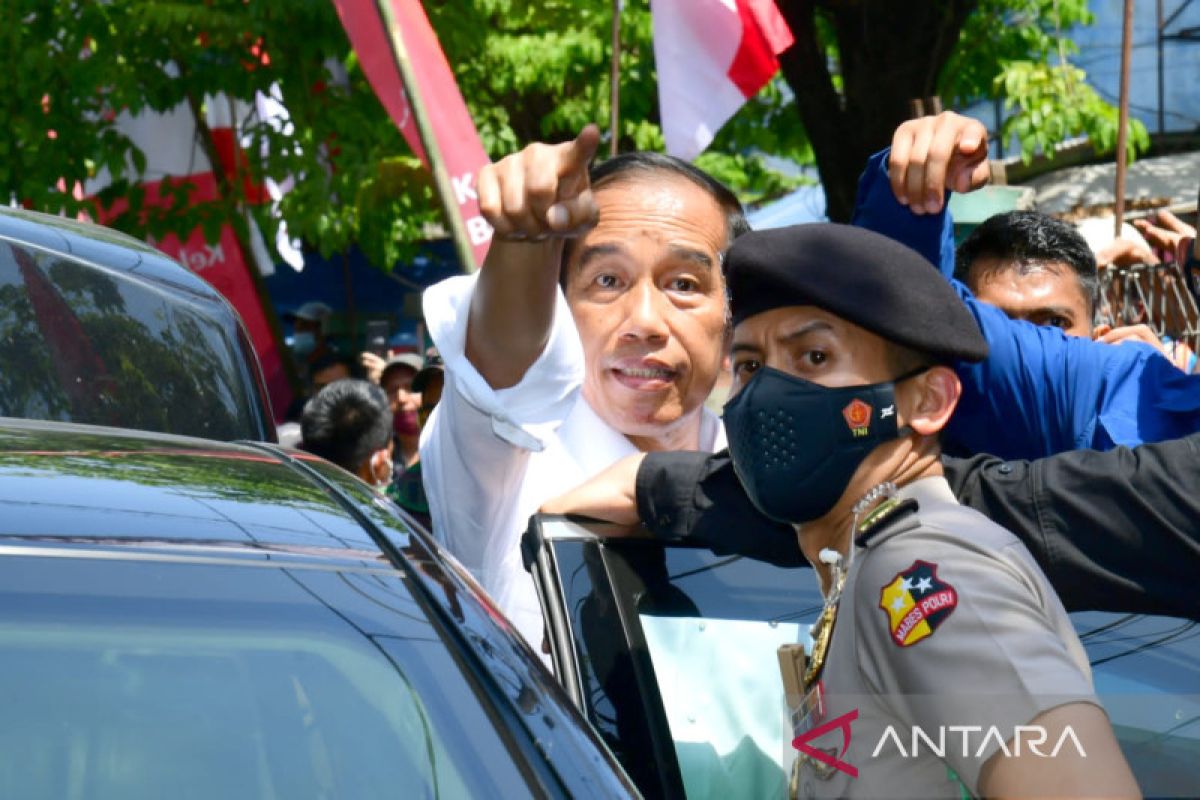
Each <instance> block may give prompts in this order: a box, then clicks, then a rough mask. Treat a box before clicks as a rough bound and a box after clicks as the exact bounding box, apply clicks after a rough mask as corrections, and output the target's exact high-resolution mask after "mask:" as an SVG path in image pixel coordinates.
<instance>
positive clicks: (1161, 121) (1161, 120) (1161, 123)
mask: <svg viewBox="0 0 1200 800" xmlns="http://www.w3.org/2000/svg"><path fill="white" fill-rule="evenodd" d="M1164 27H1165V26H1164V24H1163V0H1158V132H1159V134H1162V133H1165V132H1166V130H1167V123H1166V117H1165V113H1164V110H1163V108H1164V105H1165V103H1164V101H1163V97H1164V96H1165V89H1164V88H1163V86H1164V80H1165V79H1164V75H1163V28H1164Z"/></svg>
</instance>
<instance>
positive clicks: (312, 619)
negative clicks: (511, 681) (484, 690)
mask: <svg viewBox="0 0 1200 800" xmlns="http://www.w3.org/2000/svg"><path fill="white" fill-rule="evenodd" d="M63 554H65V552H64V553H63ZM0 695H2V696H3V707H4V725H3V726H0V796H3V797H22V798H68V797H71V798H74V797H78V798H84V797H86V798H121V799H122V800H125V799H126V798H162V797H171V798H214V797H265V798H289V799H290V798H332V797H385V796H396V797H467V796H476V797H485V796H488V797H499V796H505V797H509V796H525V795H528V794H529V789H528V787H527V786H526V785H525V783H524V781H523V779H522V777H521V774H520V772H519V771H518V769H517V767H516V766H515V764H514V757H513V753H512V750H511V748H510V746H509V743H508V741H507V739H506V738H505V736H506V735H507V734H506V735H505V736H502V735H501V734H500V733H499V732H498V731H497V729H496V728H495V727H494V725H493V723H492V721H491V718H490V716H489V714H488V713H487V712H486V711H485V708H484V704H483V701H482V700H481V697H480V695H479V693H478V692H477V690H476V687H475V686H474V684H473V683H472V682H471V681H470V680H468V679H466V678H465V677H464V674H463V672H462V670H461V669H460V666H459V664H458V662H457V661H456V660H455V658H454V657H453V656H452V654H451V652H450V651H449V650H448V649H447V646H446V644H445V643H444V641H443V640H442V638H441V636H440V634H439V631H438V629H437V628H436V627H435V626H432V625H431V624H430V623H429V622H428V621H427V619H426V617H425V614H424V611H423V609H422V607H421V606H420V605H419V604H418V603H417V602H415V601H414V599H413V597H412V595H411V594H410V593H409V592H408V591H407V588H406V586H405V584H404V582H403V580H402V579H400V578H399V577H397V575H396V574H395V573H394V572H393V571H391V570H390V569H387V568H380V569H339V570H336V571H335V570H332V569H325V568H322V567H320V566H319V565H309V566H308V567H307V568H305V567H304V566H302V565H298V566H296V567H289V568H278V567H263V566H259V567H249V566H227V565H197V564H187V563H158V562H154V561H141V562H133V561H112V560H94V559H80V558H76V557H73V556H72V557H67V558H36V557H18V556H4V557H0Z"/></svg>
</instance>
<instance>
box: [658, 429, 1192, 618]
mask: <svg viewBox="0 0 1200 800" xmlns="http://www.w3.org/2000/svg"><path fill="white" fill-rule="evenodd" d="M943 463H944V465H945V469H946V478H947V480H948V481H949V482H950V486H951V488H952V489H953V490H954V493H955V495H957V496H958V498H959V500H960V501H961V502H962V503H963V504H964V505H967V506H970V507H971V508H974V509H976V510H977V511H980V512H982V513H983V514H985V515H986V516H988V517H989V518H991V519H993V520H994V521H995V522H997V523H998V524H999V525H1002V526H1003V527H1005V528H1007V529H1008V530H1010V531H1012V532H1013V533H1014V534H1016V535H1017V537H1019V538H1020V539H1021V540H1022V541H1023V542H1025V545H1026V546H1027V547H1028V548H1029V550H1030V551H1031V552H1032V553H1033V555H1034V557H1035V558H1036V559H1037V561H1038V563H1039V564H1041V566H1042V569H1043V570H1045V572H1046V575H1047V576H1048V577H1049V578H1050V581H1051V583H1052V584H1053V585H1054V588H1055V589H1056V590H1057V591H1058V593H1059V595H1060V596H1061V597H1062V600H1063V604H1064V605H1065V606H1066V607H1067V608H1068V609H1069V610H1071V611H1082V610H1094V611H1115V612H1123V613H1147V614H1166V615H1172V616H1179V617H1186V618H1190V619H1200V588H1198V584H1200V434H1192V435H1191V436H1188V437H1185V438H1183V439H1178V440H1175V441H1169V442H1158V443H1154V444H1145V445H1142V446H1141V447H1138V448H1136V449H1132V450H1131V449H1129V448H1125V447H1119V448H1117V449H1115V450H1109V451H1107V452H1097V451H1093V450H1076V451H1072V452H1067V453H1060V454H1058V455H1055V456H1051V457H1049V458H1044V459H1039V460H1037V461H1004V460H1002V459H999V458H996V457H994V456H986V455H982V456H975V457H972V458H968V459H957V458H949V457H947V458H945V459H944V460H943ZM637 504H638V513H639V515H640V516H641V518H642V520H643V522H644V524H645V526H646V527H647V528H648V529H649V530H650V531H651V533H653V534H654V535H655V536H657V537H659V538H661V539H666V540H681V539H687V540H690V541H693V542H696V543H698V544H701V545H704V546H707V547H709V548H711V549H712V550H713V551H714V552H716V553H719V554H730V553H736V554H740V555H746V556H750V557H752V558H758V559H761V560H764V561H770V562H771V563H775V564H779V565H781V566H804V565H805V564H806V562H805V561H804V559H803V557H802V556H801V554H800V550H799V547H798V545H797V543H796V538H795V535H794V533H793V532H792V530H791V528H790V526H788V525H784V524H781V523H778V522H775V521H774V520H771V519H770V518H769V517H766V516H763V515H762V514H761V513H759V512H758V510H757V509H756V508H754V505H753V504H752V503H751V502H750V500H749V498H748V497H746V494H745V492H743V491H742V488H741V484H739V483H738V481H737V476H736V475H735V474H734V472H733V465H732V462H731V461H730V459H729V454H728V453H727V452H722V453H718V454H716V455H709V454H706V453H691V452H671V453H650V454H649V455H647V456H646V458H645V459H644V460H643V462H642V466H641V468H640V470H639V471H638V477H637Z"/></svg>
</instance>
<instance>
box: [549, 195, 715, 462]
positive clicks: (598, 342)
mask: <svg viewBox="0 0 1200 800" xmlns="http://www.w3.org/2000/svg"><path fill="white" fill-rule="evenodd" d="M595 199H596V205H597V207H598V208H599V211H600V222H599V224H597V225H596V227H595V228H593V229H592V230H590V231H589V232H588V233H587V234H586V235H584V236H583V237H582V238H581V239H580V240H579V241H578V242H576V243H575V245H574V247H573V249H572V252H571V259H570V261H569V263H568V264H567V267H566V269H567V270H568V272H567V279H566V296H567V302H568V303H569V304H570V306H571V311H572V313H573V315H574V317H575V323H576V326H577V328H578V329H579V335H580V338H581V340H582V342H583V349H584V363H585V370H586V375H585V378H584V382H583V395H584V397H585V398H586V399H587V401H588V403H589V404H590V405H591V406H592V408H593V409H595V411H596V413H597V414H599V415H600V417H601V418H602V419H603V420H604V421H605V422H607V423H608V424H609V425H611V426H612V427H613V428H615V429H616V430H618V431H620V432H621V433H623V434H625V435H626V436H629V437H631V438H634V439H636V438H639V437H646V438H650V439H654V440H658V441H659V442H660V443H661V442H662V440H663V439H664V437H669V436H671V434H672V433H673V432H678V431H680V430H683V429H684V428H685V426H686V423H687V422H688V421H689V420H698V419H699V417H698V415H697V414H698V411H699V409H700V407H701V405H702V404H703V402H704V400H705V398H706V397H707V396H708V394H709V392H710V391H712V387H713V384H714V383H715V382H716V379H717V376H718V374H719V373H720V369H721V356H722V352H723V349H724V344H725V342H724V335H725V327H726V309H725V287H724V282H723V279H722V276H721V253H722V251H723V250H724V247H725V244H726V236H727V233H726V231H727V225H726V221H725V215H724V213H723V212H722V210H721V208H720V206H719V205H718V204H717V202H716V201H715V200H714V199H713V198H712V197H710V196H709V195H708V194H707V193H706V192H705V191H704V190H702V189H701V188H700V187H698V186H696V185H695V184H693V183H692V182H690V181H688V180H686V179H684V178H681V177H674V176H670V175H662V174H652V175H645V176H641V175H639V176H631V177H629V178H626V179H620V180H617V181H616V182H614V183H609V184H606V185H604V186H603V187H601V188H600V189H598V190H596V192H595ZM693 446H695V445H694V444H693Z"/></svg>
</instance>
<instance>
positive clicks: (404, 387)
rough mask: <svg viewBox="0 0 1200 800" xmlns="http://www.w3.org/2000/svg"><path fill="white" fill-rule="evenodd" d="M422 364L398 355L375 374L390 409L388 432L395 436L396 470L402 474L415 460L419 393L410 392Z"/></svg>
mask: <svg viewBox="0 0 1200 800" xmlns="http://www.w3.org/2000/svg"><path fill="white" fill-rule="evenodd" d="M423 363H424V362H423V361H422V359H421V357H420V356H419V355H417V354H416V353H401V354H400V355H398V356H393V357H392V358H390V359H388V361H387V364H386V366H384V368H383V372H381V373H380V374H379V385H380V387H381V388H382V389H383V392H384V394H386V395H387V398H388V405H389V406H391V409H392V430H393V431H394V432H395V434H396V446H397V448H398V452H397V454H396V455H397V459H396V468H397V471H403V470H405V469H407V468H409V467H411V466H412V465H413V464H415V463H417V459H418V458H419V455H420V454H419V452H418V451H419V447H418V439H419V438H420V436H421V425H420V421H419V419H418V410H419V409H420V407H421V394H420V392H417V391H416V390H414V389H413V378H415V377H416V375H417V373H418V372H419V371H420V370H421V366H422V364H423Z"/></svg>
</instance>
